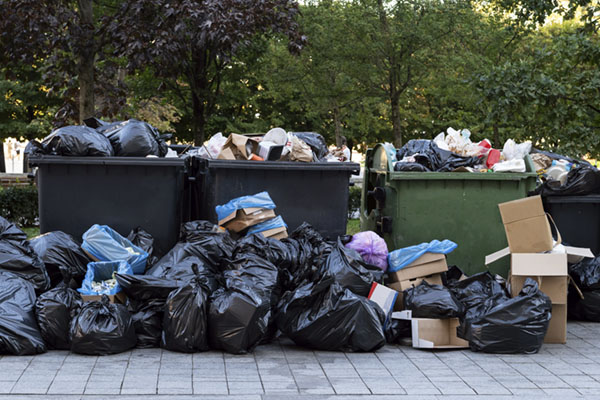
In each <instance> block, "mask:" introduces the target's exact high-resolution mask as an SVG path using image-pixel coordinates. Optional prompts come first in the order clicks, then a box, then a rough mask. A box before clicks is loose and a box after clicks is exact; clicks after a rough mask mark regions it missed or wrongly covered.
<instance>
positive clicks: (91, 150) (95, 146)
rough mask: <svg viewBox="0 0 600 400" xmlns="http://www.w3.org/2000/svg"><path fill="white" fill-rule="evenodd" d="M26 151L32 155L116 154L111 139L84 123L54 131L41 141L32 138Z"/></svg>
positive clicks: (102, 155)
mask: <svg viewBox="0 0 600 400" xmlns="http://www.w3.org/2000/svg"><path fill="white" fill-rule="evenodd" d="M25 152H26V153H28V154H30V155H44V154H49V155H56V156H71V157H84V156H91V157H111V156H114V151H113V147H112V145H111V144H110V140H108V139H107V138H106V136H104V135H103V134H101V133H100V132H98V131H96V130H95V129H92V128H89V127H87V126H82V125H72V126H65V127H62V128H59V129H57V130H55V131H53V132H52V133H51V134H50V135H48V136H47V137H46V138H45V139H44V140H43V141H42V142H41V143H39V142H37V141H35V140H32V141H30V142H29V144H28V145H27V148H26V149H25Z"/></svg>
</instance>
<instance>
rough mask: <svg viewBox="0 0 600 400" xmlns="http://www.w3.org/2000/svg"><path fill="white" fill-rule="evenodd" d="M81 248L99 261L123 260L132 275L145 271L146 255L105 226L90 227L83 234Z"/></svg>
mask: <svg viewBox="0 0 600 400" xmlns="http://www.w3.org/2000/svg"><path fill="white" fill-rule="evenodd" d="M81 248H82V249H84V250H85V251H87V252H88V253H89V254H90V255H91V256H93V257H95V258H96V259H98V260H99V261H120V260H125V261H127V262H128V263H129V265H130V266H131V269H132V270H133V273H134V274H143V273H144V271H145V270H146V260H148V253H146V252H145V251H144V250H142V249H141V248H140V247H138V246H136V245H134V244H133V243H131V242H130V241H129V240H127V239H125V238H124V237H123V236H121V235H119V234H118V233H117V232H115V231H114V230H113V229H111V228H110V227H108V226H106V225H97V224H96V225H92V227H91V228H90V229H88V230H87V232H85V233H84V234H83V244H82V245H81Z"/></svg>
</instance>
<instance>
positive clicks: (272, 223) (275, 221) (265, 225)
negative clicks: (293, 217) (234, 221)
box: [247, 215, 288, 236]
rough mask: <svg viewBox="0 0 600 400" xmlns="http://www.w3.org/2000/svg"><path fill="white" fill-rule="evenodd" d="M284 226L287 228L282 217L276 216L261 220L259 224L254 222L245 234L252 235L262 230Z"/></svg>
mask: <svg viewBox="0 0 600 400" xmlns="http://www.w3.org/2000/svg"><path fill="white" fill-rule="evenodd" d="M283 227H285V228H286V229H287V227H288V226H287V224H286V223H285V222H284V221H283V218H281V216H280V215H279V216H277V217H275V218H272V219H270V220H268V221H265V222H261V223H260V224H256V225H254V226H251V227H250V229H248V234H247V236H250V235H253V234H255V233H261V232H264V231H268V230H270V229H276V228H283Z"/></svg>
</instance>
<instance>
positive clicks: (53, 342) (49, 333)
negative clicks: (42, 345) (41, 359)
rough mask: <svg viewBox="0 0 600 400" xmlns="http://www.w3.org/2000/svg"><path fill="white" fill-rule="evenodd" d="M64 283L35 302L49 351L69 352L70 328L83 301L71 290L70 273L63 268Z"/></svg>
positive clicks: (42, 333)
mask: <svg viewBox="0 0 600 400" xmlns="http://www.w3.org/2000/svg"><path fill="white" fill-rule="evenodd" d="M61 272H62V273H63V282H62V283H60V284H59V285H58V286H57V287H55V288H54V289H50V290H48V291H47V292H44V293H42V294H41V295H40V296H39V297H38V298H37V300H36V301H35V312H36V316H37V323H38V326H39V328H40V333H41V335H42V338H43V339H44V342H46V345H47V346H48V348H49V349H56V350H69V349H70V348H71V339H70V338H69V328H70V326H71V321H72V320H73V318H75V317H76V316H77V314H79V311H80V310H81V306H82V305H83V300H82V299H81V295H80V294H79V292H77V290H75V289H71V288H70V287H69V284H70V282H71V276H70V271H69V270H67V268H66V267H62V268H61Z"/></svg>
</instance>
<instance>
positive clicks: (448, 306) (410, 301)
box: [404, 281, 465, 318]
mask: <svg viewBox="0 0 600 400" xmlns="http://www.w3.org/2000/svg"><path fill="white" fill-rule="evenodd" d="M404 308H405V309H407V310H411V311H412V316H413V317H414V318H456V317H461V316H463V314H464V313H465V307H464V306H463V304H462V303H461V302H460V301H458V300H457V299H456V297H455V296H454V294H452V292H451V291H450V289H448V288H446V287H444V286H440V285H431V284H429V283H428V282H427V281H423V282H422V283H421V284H420V285H418V286H416V287H413V288H410V289H407V290H405V291H404Z"/></svg>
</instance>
